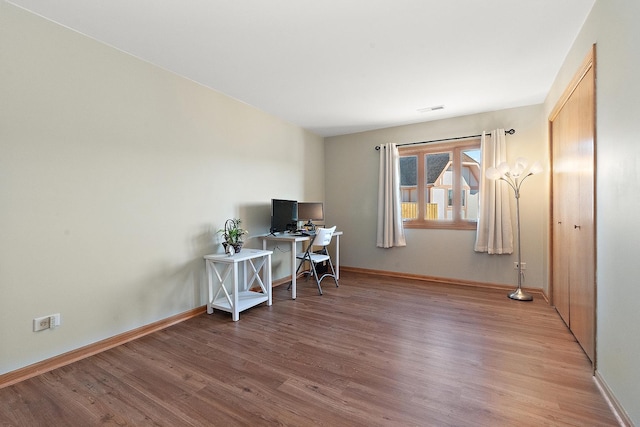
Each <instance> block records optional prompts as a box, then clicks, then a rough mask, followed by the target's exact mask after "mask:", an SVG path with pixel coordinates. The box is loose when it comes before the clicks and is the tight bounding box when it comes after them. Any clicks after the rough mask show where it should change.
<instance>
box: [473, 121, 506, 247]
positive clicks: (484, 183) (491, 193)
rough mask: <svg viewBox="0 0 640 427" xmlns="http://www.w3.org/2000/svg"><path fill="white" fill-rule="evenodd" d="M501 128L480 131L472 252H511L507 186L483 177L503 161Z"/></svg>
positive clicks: (504, 149)
mask: <svg viewBox="0 0 640 427" xmlns="http://www.w3.org/2000/svg"><path fill="white" fill-rule="evenodd" d="M505 139H506V138H505V136H504V129H496V130H494V131H492V132H491V136H489V135H486V134H485V132H482V139H481V142H480V144H481V151H482V160H481V163H480V164H481V165H482V179H481V180H480V215H479V218H478V229H477V233H476V243H475V246H474V250H475V251H476V252H487V253H489V254H510V253H513V229H512V227H511V205H510V199H509V186H508V185H507V184H506V183H504V182H502V181H501V180H498V179H497V180H489V179H487V178H486V177H485V172H484V171H486V170H487V168H490V167H492V166H493V167H495V166H497V165H499V164H500V163H502V162H505V161H507V150H506V141H505Z"/></svg>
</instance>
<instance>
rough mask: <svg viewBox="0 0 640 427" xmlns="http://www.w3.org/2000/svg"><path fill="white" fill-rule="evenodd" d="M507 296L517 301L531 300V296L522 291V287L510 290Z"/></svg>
mask: <svg viewBox="0 0 640 427" xmlns="http://www.w3.org/2000/svg"><path fill="white" fill-rule="evenodd" d="M509 298H511V299H515V300H518V301H533V296H532V295H531V294H528V293H526V292H525V291H523V290H522V288H518V289H516V290H515V291H513V292H511V293H510V294H509Z"/></svg>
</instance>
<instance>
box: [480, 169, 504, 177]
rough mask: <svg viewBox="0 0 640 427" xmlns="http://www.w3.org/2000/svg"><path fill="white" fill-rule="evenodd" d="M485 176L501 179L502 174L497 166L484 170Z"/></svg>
mask: <svg viewBox="0 0 640 427" xmlns="http://www.w3.org/2000/svg"><path fill="white" fill-rule="evenodd" d="M484 174H485V176H486V177H487V179H491V180H496V179H500V177H501V176H502V174H501V173H500V171H499V170H498V169H496V168H493V167H491V168H488V169H487V170H486V171H485V172H484Z"/></svg>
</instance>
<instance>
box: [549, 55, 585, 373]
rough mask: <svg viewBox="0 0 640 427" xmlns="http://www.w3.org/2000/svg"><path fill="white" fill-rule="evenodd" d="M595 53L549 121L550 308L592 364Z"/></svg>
mask: <svg viewBox="0 0 640 427" xmlns="http://www.w3.org/2000/svg"><path fill="white" fill-rule="evenodd" d="M594 53H595V52H594V51H592V52H591V53H590V55H589V56H587V59H586V60H585V62H584V63H583V67H581V69H580V71H579V73H578V74H577V76H576V78H574V81H573V82H572V84H571V85H570V86H569V88H567V91H566V92H565V94H566V96H563V98H561V101H560V102H559V103H558V106H557V107H556V109H554V112H553V113H552V115H551V117H550V133H551V144H552V147H551V154H552V191H553V200H552V264H551V265H552V304H553V305H554V306H555V307H556V309H557V310H558V313H559V314H560V316H561V317H562V319H563V320H564V321H565V323H566V324H567V326H569V328H570V329H571V332H572V333H573V334H574V336H575V337H576V339H577V341H578V342H579V343H580V345H581V346H582V348H583V349H584V351H585V353H586V354H587V356H588V357H589V358H590V359H591V361H592V362H595V295H596V285H595V283H596V282H595V218H594V212H595V200H594V194H595V185H594V165H595V154H594V142H595V71H594V66H593V64H594V61H593V60H594Z"/></svg>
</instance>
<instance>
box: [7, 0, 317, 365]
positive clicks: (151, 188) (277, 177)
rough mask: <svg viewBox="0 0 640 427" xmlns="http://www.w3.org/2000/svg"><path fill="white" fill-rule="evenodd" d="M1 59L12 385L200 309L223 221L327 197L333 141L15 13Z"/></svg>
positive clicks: (283, 262)
mask: <svg viewBox="0 0 640 427" xmlns="http://www.w3.org/2000/svg"><path fill="white" fill-rule="evenodd" d="M0 55H1V56H0V64H1V66H0V100H1V101H0V153H1V154H0V201H1V202H0V203H1V208H0V224H1V227H2V228H1V230H2V231H1V233H0V236H1V237H0V337H1V338H0V341H1V343H2V344H0V374H2V373H5V372H8V371H11V370H15V369H17V368H20V367H23V366H26V365H29V364H31V363H34V362H37V361H40V360H43V359H46V358H49V357H52V356H54V355H58V354H61V353H63V352H66V351H69V350H72V349H75V348H78V347H81V346H83V345H86V344H90V343H92V342H95V341H98V340H101V339H104V338H107V337H111V336H113V335H116V334H118V333H121V332H124V331H128V330H131V329H134V328H136V327H139V326H142V325H145V324H149V323H151V322H154V321H156V320H159V319H163V318H166V317H169V316H171V315H173V314H177V313H181V312H185V311H187V310H189V309H192V308H194V307H198V306H201V305H203V304H204V303H205V292H204V263H203V260H202V256H203V255H205V254H207V253H212V252H216V251H219V250H220V245H219V243H218V241H217V240H216V236H215V231H216V230H217V229H218V228H220V227H222V225H223V224H224V221H225V219H227V218H230V217H240V218H242V219H243V220H244V221H245V225H246V228H248V229H249V231H250V232H251V234H252V235H256V234H259V233H265V232H267V231H268V228H269V203H270V199H271V198H272V197H280V198H293V199H300V200H322V199H323V197H324V180H323V174H324V171H323V162H322V161H320V162H319V163H316V162H314V161H311V160H307V159H321V160H322V158H323V140H322V138H321V137H319V136H317V135H314V134H311V133H309V132H306V131H304V130H302V129H300V128H298V127H295V126H293V125H291V124H288V123H285V122H283V121H281V120H279V119H277V118H274V117H272V116H269V115H267V114H265V113H263V112H260V111H258V110H256V109H254V108H252V107H250V106H248V105H245V104H243V103H240V102H237V101H234V100H232V99H230V98H228V97H226V96H223V95H221V94H219V93H217V92H215V91H213V90H210V89H207V88H205V87H202V86H199V85H197V84H194V83H193V82H191V81H188V80H185V79H183V78H180V77H177V76H176V75H173V74H171V73H168V72H166V71H164V70H161V69H159V68H157V67H154V66H152V65H150V64H148V63H145V62H143V61H140V60H138V59H136V58H133V57H131V56H128V55H126V54H123V53H122V52H119V51H117V50H115V49H112V48H110V47H107V46H104V45H102V44H99V43H97V42H95V41H93V40H91V39H88V38H86V37H84V36H81V35H79V34H77V33H74V32H72V31H69V30H67V29H65V28H62V27H60V26H57V25H55V24H53V23H50V22H48V21H44V20H43V19H41V18H38V17H36V16H34V15H31V14H29V13H27V12H25V11H23V10H20V9H17V8H15V7H13V6H10V5H8V4H6V3H5V2H3V1H2V2H0ZM248 246H253V247H260V242H258V241H257V239H255V238H254V239H250V240H249V242H248ZM287 260H288V256H287V255H286V254H282V253H280V252H276V254H275V255H274V266H275V272H274V276H275V277H276V278H278V277H282V276H285V275H286V271H287V270H286V268H285V267H288V265H287ZM53 313H61V315H62V326H61V327H60V328H58V329H56V330H54V331H43V332H38V333H35V332H32V319H33V318H34V317H36V316H44V315H49V314H53Z"/></svg>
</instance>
